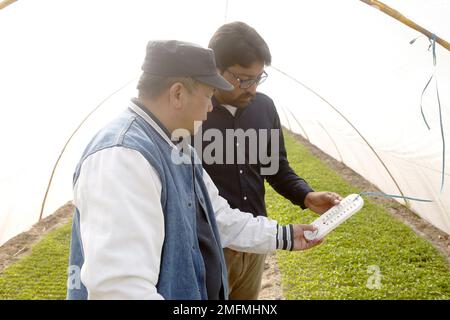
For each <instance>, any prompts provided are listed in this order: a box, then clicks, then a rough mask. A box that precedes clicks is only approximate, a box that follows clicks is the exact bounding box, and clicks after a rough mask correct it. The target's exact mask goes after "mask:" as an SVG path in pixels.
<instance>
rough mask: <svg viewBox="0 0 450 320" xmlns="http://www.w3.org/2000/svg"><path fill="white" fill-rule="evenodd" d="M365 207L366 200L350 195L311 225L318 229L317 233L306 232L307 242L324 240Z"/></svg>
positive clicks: (357, 195) (356, 195)
mask: <svg viewBox="0 0 450 320" xmlns="http://www.w3.org/2000/svg"><path fill="white" fill-rule="evenodd" d="M363 205H364V200H363V198H362V197H361V196H360V195H359V194H350V195H348V196H347V197H345V198H344V199H342V200H341V202H340V203H339V204H337V205H335V206H334V207H332V208H330V209H329V210H328V211H327V212H325V213H324V214H322V215H321V216H320V217H319V218H317V219H316V220H315V221H314V222H313V223H311V225H313V226H314V227H316V228H317V230H316V231H309V230H307V231H305V232H304V236H305V238H306V239H307V240H310V241H311V240H314V239H322V238H323V237H325V236H326V235H327V234H329V233H330V232H331V231H333V230H334V229H335V228H337V226H339V225H340V224H341V223H343V222H344V221H345V220H347V219H348V218H350V217H351V216H352V215H353V214H355V213H356V212H358V211H359V210H360V209H361V208H362V207H363Z"/></svg>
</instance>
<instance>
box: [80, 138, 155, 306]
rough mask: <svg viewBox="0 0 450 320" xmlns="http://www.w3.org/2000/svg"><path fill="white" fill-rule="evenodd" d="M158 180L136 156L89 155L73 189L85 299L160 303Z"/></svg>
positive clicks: (116, 151)
mask: <svg viewBox="0 0 450 320" xmlns="http://www.w3.org/2000/svg"><path fill="white" fill-rule="evenodd" d="M160 198H161V181H160V179H159V176H158V174H157V173H156V171H155V169H154V168H153V167H152V166H151V165H150V164H149V163H148V161H147V160H146V159H145V158H144V157H143V156H142V154H140V153H139V152H138V151H135V150H131V149H128V148H124V147H114V148H108V149H104V150H101V151H98V152H96V153H94V154H93V155H91V156H89V157H88V158H87V159H86V160H85V161H84V163H83V165H82V167H81V172H80V176H79V178H78V180H77V183H76V185H75V188H74V202H75V205H76V206H77V208H78V209H79V211H80V231H81V238H82V242H83V249H84V257H85V261H84V264H83V267H82V269H81V280H82V282H83V284H84V285H85V286H86V288H87V290H88V298H89V299H163V297H162V296H161V295H160V294H158V292H157V290H156V287H155V286H156V283H157V281H158V277H159V268H160V262H161V251H162V246H163V242H164V216H163V211H162V207H161V201H160Z"/></svg>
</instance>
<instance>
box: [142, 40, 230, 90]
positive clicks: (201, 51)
mask: <svg viewBox="0 0 450 320" xmlns="http://www.w3.org/2000/svg"><path fill="white" fill-rule="evenodd" d="M142 70H143V71H144V72H145V73H149V74H152V75H156V76H164V77H192V78H194V79H196V80H198V81H200V82H203V83H205V84H207V85H210V86H212V87H214V88H217V89H221V90H225V91H232V90H233V89H234V87H233V86H232V85H231V84H230V83H229V82H228V81H227V80H225V78H224V77H222V76H221V75H220V74H219V73H218V71H217V67H216V60H215V58H214V51H212V50H211V49H206V48H203V47H201V46H199V45H197V44H194V43H189V42H183V41H177V40H158V41H149V43H148V44H147V52H146V55H145V60H144V63H143V65H142Z"/></svg>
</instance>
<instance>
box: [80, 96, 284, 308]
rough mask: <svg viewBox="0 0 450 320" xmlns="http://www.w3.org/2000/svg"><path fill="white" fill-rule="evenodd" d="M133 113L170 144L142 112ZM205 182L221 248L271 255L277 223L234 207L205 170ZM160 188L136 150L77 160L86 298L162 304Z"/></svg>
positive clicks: (122, 149) (117, 149)
mask: <svg viewBox="0 0 450 320" xmlns="http://www.w3.org/2000/svg"><path fill="white" fill-rule="evenodd" d="M132 108H133V109H134V111H135V112H137V113H138V114H139V115H141V116H142V117H143V118H144V119H145V120H146V121H147V122H149V124H150V125H152V126H153V127H154V128H155V129H156V130H157V131H158V132H159V133H160V134H161V135H162V136H163V137H164V138H165V139H166V141H167V143H169V144H172V145H173V143H172V142H171V141H170V140H169V139H168V138H167V136H166V135H165V134H164V133H163V132H162V130H161V128H159V127H158V126H157V124H156V123H155V122H154V121H153V120H152V119H151V118H150V117H149V116H148V115H147V114H146V113H145V112H143V111H142V110H141V109H140V108H139V107H137V106H134V105H132ZM173 147H175V146H174V145H173ZM203 179H204V182H205V185H206V187H207V190H208V194H209V197H210V199H211V203H212V206H213V209H214V212H215V216H216V221H217V226H218V229H219V233H220V240H221V244H222V247H228V248H231V249H234V250H238V251H245V252H253V253H268V252H271V251H274V250H275V249H276V235H277V222H276V221H274V220H270V219H268V218H266V217H262V216H258V217H256V218H255V217H253V215H252V214H250V213H246V212H241V211H239V210H238V209H232V208H231V207H230V206H229V204H228V202H227V201H226V200H225V199H224V198H222V197H221V196H220V195H219V191H218V189H217V187H216V186H215V185H214V183H213V181H212V180H211V178H210V176H209V175H208V173H207V172H206V171H205V170H203ZM161 189H162V185H161V181H160V179H159V176H158V174H157V172H156V171H155V169H154V168H153V166H152V165H151V164H150V163H149V162H148V161H147V160H146V159H145V158H144V156H143V155H142V154H141V153H139V152H138V151H135V150H132V149H128V148H125V147H113V148H108V149H104V150H101V151H98V152H96V153H94V154H92V155H91V156H89V157H88V158H87V159H86V160H85V161H84V162H83V164H82V167H81V171H80V175H79V178H78V180H77V183H76V185H75V187H74V203H75V205H76V206H77V208H78V209H79V211H80V232H81V239H82V242H83V249H84V257H85V261H84V264H83V266H82V268H81V280H82V282H83V284H84V285H85V286H86V288H87V290H88V298H89V299H163V297H162V296H161V295H160V294H159V293H158V292H157V290H156V283H157V282H158V277H159V267H160V262H161V250H162V246H163V242H164V215H163V211H162V207H161V201H160V199H161Z"/></svg>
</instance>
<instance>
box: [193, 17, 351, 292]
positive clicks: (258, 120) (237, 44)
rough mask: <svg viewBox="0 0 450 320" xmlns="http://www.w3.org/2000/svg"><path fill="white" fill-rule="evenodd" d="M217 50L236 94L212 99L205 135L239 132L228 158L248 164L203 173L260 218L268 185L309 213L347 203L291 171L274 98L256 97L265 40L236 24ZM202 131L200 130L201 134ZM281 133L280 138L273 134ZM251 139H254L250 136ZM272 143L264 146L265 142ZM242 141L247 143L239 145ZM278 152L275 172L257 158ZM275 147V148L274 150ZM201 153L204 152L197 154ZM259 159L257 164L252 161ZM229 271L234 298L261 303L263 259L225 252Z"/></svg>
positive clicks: (223, 31)
mask: <svg viewBox="0 0 450 320" xmlns="http://www.w3.org/2000/svg"><path fill="white" fill-rule="evenodd" d="M209 47H210V48H211V49H213V50H214V53H215V57H216V63H217V66H218V68H219V70H220V74H221V75H222V76H223V77H224V78H225V79H227V80H228V81H229V82H230V83H231V84H233V86H234V89H233V90H232V91H229V90H226V91H225V90H217V91H216V92H215V94H214V97H213V106H214V108H213V111H212V112H211V113H210V114H209V115H208V119H207V120H206V121H205V122H203V125H202V132H207V131H208V130H218V131H220V132H222V133H225V132H227V131H229V130H231V129H232V130H234V132H235V136H236V140H237V141H238V142H237V143H235V144H234V145H233V146H231V148H230V146H229V145H226V146H224V148H223V150H218V151H217V150H216V152H217V153H219V154H223V155H224V158H225V157H227V156H228V154H227V153H229V152H230V150H231V152H233V153H234V154H240V155H244V156H245V161H243V163H236V162H235V163H218V162H214V163H208V162H207V161H205V158H203V160H204V162H203V164H204V168H205V170H206V172H208V174H209V175H210V176H211V178H212V180H213V182H214V183H215V185H216V186H217V188H218V190H219V194H220V195H221V196H222V197H224V198H225V199H226V200H227V201H228V203H229V204H230V206H231V207H232V208H236V209H239V210H241V211H243V212H252V213H253V214H254V215H255V216H267V212H266V206H265V200H264V195H265V188H264V180H266V181H267V182H268V183H269V184H270V185H271V186H272V187H273V188H274V189H275V190H276V191H277V192H278V193H279V194H281V195H282V196H284V197H285V198H287V199H289V200H290V201H291V202H292V203H294V204H296V205H298V206H300V207H301V208H302V209H305V208H309V209H311V210H312V211H314V212H316V213H319V214H321V213H324V212H325V211H327V210H328V209H329V208H330V207H332V206H334V205H336V204H338V203H339V201H340V200H341V199H342V198H341V197H340V196H339V195H338V194H336V193H333V192H314V191H313V189H312V188H311V187H310V186H309V185H308V183H307V182H306V181H305V180H304V179H302V178H300V177H299V176H298V175H297V174H296V173H295V172H294V171H293V170H292V168H291V167H290V165H289V162H288V159H287V154H286V149H285V146H284V138H283V132H282V130H281V124H280V119H279V117H278V114H277V110H276V108H275V105H274V103H273V101H272V99H271V98H270V97H268V96H267V95H265V94H263V93H260V92H256V89H257V86H258V85H259V84H260V83H261V82H263V81H264V80H265V79H266V78H267V73H266V72H265V71H264V67H265V66H266V65H270V63H271V54H270V51H269V48H268V46H267V44H266V42H265V41H264V39H263V38H262V37H261V36H260V35H259V34H258V33H257V32H256V31H255V29H253V28H252V27H250V26H248V25H247V24H245V23H243V22H232V23H228V24H225V25H223V26H221V27H220V28H219V29H218V30H217V31H216V32H215V34H214V35H213V37H212V38H211V40H210V42H209ZM251 130H256V131H257V134H255V135H254V136H256V137H258V139H259V142H258V143H253V144H250V143H245V140H244V138H245V135H246V134H247V133H248V132H250V131H251ZM199 132H200V131H199ZM271 132H278V133H279V134H278V135H273V136H272V135H270V134H269V133H271ZM248 135H250V134H248ZM262 138H265V139H266V140H265V141H267V142H266V143H265V145H264V143H261V141H262V140H261V139H262ZM201 141H202V142H203V145H202V147H203V150H206V149H207V148H210V144H211V143H212V142H209V141H208V140H207V139H201ZM239 141H243V142H244V143H242V142H241V143H239ZM256 144H257V145H258V148H260V149H261V148H265V149H266V150H268V151H271V150H274V151H273V152H272V154H271V156H270V159H271V160H272V162H273V163H270V165H269V166H270V167H271V168H272V167H273V168H274V170H271V171H272V172H268V171H267V170H266V171H265V172H266V173H265V172H264V170H265V169H267V166H268V165H267V163H265V162H264V161H262V160H263V159H260V158H258V157H255V154H254V153H257V151H256V148H255V147H254V145H256ZM274 147H276V148H274ZM197 152H199V153H200V152H202V150H197ZM252 156H253V159H255V158H256V159H257V161H254V162H253V163H252V161H251V159H252ZM224 253H225V259H226V263H227V267H228V278H229V290H230V295H229V298H230V299H238V300H241V299H245V300H248V299H257V298H258V295H259V291H260V287H261V279H262V274H263V270H264V260H265V255H264V254H258V253H251V252H249V251H246V252H242V250H238V249H236V248H233V247H229V246H228V247H227V248H226V249H225V250H224Z"/></svg>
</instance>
